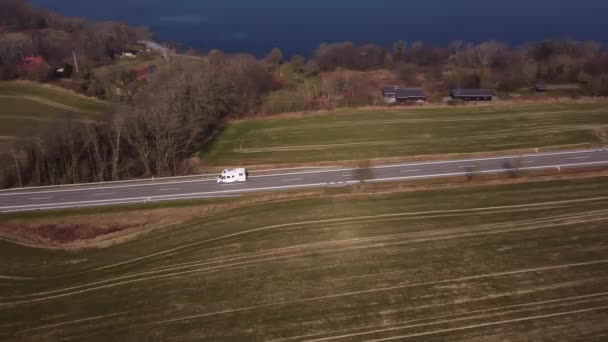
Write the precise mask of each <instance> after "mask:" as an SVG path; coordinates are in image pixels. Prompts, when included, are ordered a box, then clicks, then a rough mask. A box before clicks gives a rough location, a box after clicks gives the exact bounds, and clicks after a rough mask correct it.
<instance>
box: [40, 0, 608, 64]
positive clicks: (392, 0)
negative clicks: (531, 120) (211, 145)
mask: <svg viewBox="0 0 608 342" xmlns="http://www.w3.org/2000/svg"><path fill="white" fill-rule="evenodd" d="M33 2H34V3H37V4H39V5H42V6H44V7H47V8H50V9H53V10H57V11H59V12H62V13H65V14H68V15H75V16H83V17H88V18H93V19H104V20H119V21H126V22H128V23H131V24H136V25H145V26H149V27H150V28H152V30H153V31H154V32H155V34H156V36H157V38H158V39H159V40H168V41H173V42H176V43H178V44H179V45H180V46H181V47H183V48H187V47H192V48H196V49H199V50H209V49H213V48H218V49H221V50H224V51H226V52H249V53H253V54H256V55H263V54H265V53H266V52H268V51H269V50H270V49H271V48H273V47H275V46H277V47H280V48H281V49H282V50H283V52H284V53H285V54H286V55H291V54H296V53H299V54H305V55H308V54H310V53H311V52H312V50H313V49H314V48H315V47H316V46H318V45H319V44H320V43H323V42H336V41H345V40H350V41H353V42H356V43H368V42H372V43H377V44H381V45H386V46H390V45H392V43H393V42H394V41H396V40H399V39H403V40H406V41H408V42H413V41H417V40H421V41H426V42H430V43H433V44H443V45H445V44H447V43H449V42H450V41H451V40H454V39H459V40H464V41H471V42H478V41H482V40H489V39H495V40H500V41H504V42H507V43H510V44H520V43H525V42H529V41H535V40H541V39H545V38H574V39H581V40H595V41H599V42H602V43H608V0H213V1H212V0H170V1H167V0H33Z"/></svg>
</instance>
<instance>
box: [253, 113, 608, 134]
mask: <svg viewBox="0 0 608 342" xmlns="http://www.w3.org/2000/svg"><path fill="white" fill-rule="evenodd" d="M606 111H607V110H606V109H589V110H566V111H555V112H529V113H514V114H499V115H488V116H483V117H472V116H469V117H467V116H456V117H452V118H429V119H402V120H365V121H357V122H338V123H327V124H318V125H298V126H296V127H289V126H285V127H272V128H263V129H260V130H255V132H256V133H263V134H268V133H277V132H295V131H306V130H310V129H320V128H343V127H356V126H366V127H367V126H369V125H386V124H408V123H433V122H461V121H491V120H502V119H506V120H509V119H517V118H522V117H523V118H537V117H540V118H545V117H547V116H554V115H562V114H581V113H602V112H606ZM489 114H491V113H489Z"/></svg>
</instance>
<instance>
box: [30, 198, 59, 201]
mask: <svg viewBox="0 0 608 342" xmlns="http://www.w3.org/2000/svg"><path fill="white" fill-rule="evenodd" d="M51 198H53V197H33V198H28V199H29V200H30V201H41V200H48V199H51Z"/></svg>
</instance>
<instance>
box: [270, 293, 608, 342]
mask: <svg viewBox="0 0 608 342" xmlns="http://www.w3.org/2000/svg"><path fill="white" fill-rule="evenodd" d="M597 296H598V294H592V295H587V296H578V297H579V298H581V299H580V300H577V301H573V302H570V300H572V299H573V298H561V299H556V300H550V301H543V302H532V303H525V304H517V305H510V306H503V307H498V308H492V309H486V310H475V311H469V312H466V313H462V314H452V315H444V316H436V317H427V318H421V319H416V320H411V321H405V322H403V323H406V324H408V325H401V326H394V327H389V328H384V329H376V330H368V331H362V332H358V333H351V334H344V335H339V336H328V337H323V338H315V339H305V341H307V342H322V341H335V340H347V341H350V340H352V338H354V337H362V336H366V335H373V334H380V333H387V332H393V331H399V330H408V329H414V328H422V327H428V326H434V325H441V324H454V323H458V322H463V321H470V320H478V319H488V318H492V317H501V316H505V315H509V314H517V313H525V312H529V311H537V310H547V309H555V308H560V307H564V306H575V305H580V304H587V303H593V302H597V301H608V297H606V298H592V297H597ZM590 297H591V298H590ZM574 298H576V297H574ZM582 298H587V299H582ZM547 303H553V304H554V305H545V306H534V305H539V304H547ZM602 304H604V303H602ZM596 305H597V304H596ZM522 306H532V307H529V308H523V309H516V310H510V309H513V308H517V307H522ZM492 311H499V312H497V313H489V312H492ZM474 313H477V315H472V314H474ZM481 313H483V314H481ZM450 316H452V317H454V316H455V317H456V318H453V319H445V320H437V321H431V322H426V323H418V324H411V323H415V322H419V321H428V320H433V319H437V318H443V317H450ZM307 337H309V336H306V338H307ZM275 341H285V340H275Z"/></svg>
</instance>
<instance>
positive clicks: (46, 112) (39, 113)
mask: <svg viewBox="0 0 608 342" xmlns="http://www.w3.org/2000/svg"><path fill="white" fill-rule="evenodd" d="M105 107H106V104H104V103H103V102H100V101H96V100H93V99H89V98H86V97H83V96H79V95H77V94H74V93H70V92H68V91H63V90H60V89H56V88H53V87H46V86H43V85H39V84H35V83H33V82H0V137H2V139H1V141H0V151H4V150H6V146H9V145H10V144H9V143H8V142H7V141H9V140H14V139H16V138H22V137H36V136H39V135H40V134H42V133H43V132H45V131H47V130H50V129H51V128H50V127H51V126H52V125H53V124H54V123H57V122H60V120H65V119H70V120H74V121H87V120H95V119H96V118H98V115H99V114H98V113H99V112H101V111H103V110H104V108H105Z"/></svg>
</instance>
